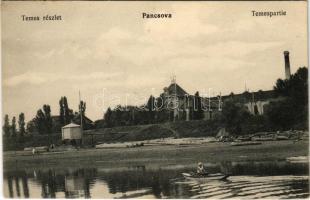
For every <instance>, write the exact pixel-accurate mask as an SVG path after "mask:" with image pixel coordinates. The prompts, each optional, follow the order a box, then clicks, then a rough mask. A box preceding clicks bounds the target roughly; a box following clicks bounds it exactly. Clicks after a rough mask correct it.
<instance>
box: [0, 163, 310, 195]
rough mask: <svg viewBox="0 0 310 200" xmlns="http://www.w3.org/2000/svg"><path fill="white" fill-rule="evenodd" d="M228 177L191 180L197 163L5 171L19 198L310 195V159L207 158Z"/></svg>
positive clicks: (7, 185)
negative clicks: (215, 160)
mask: <svg viewBox="0 0 310 200" xmlns="http://www.w3.org/2000/svg"><path fill="white" fill-rule="evenodd" d="M206 166H207V169H208V171H209V172H210V173H216V172H223V173H229V174H232V176H230V177H229V178H228V179H227V180H226V181H216V180H215V181H204V180H199V181H197V180H187V179H185V178H183V177H182V174H181V173H182V172H190V171H192V170H194V169H195V166H194V165H163V166H161V167H152V166H143V165H142V166H128V167H92V166H88V167H73V168H51V169H47V168H44V169H36V168H28V169H25V170H14V169H7V170H4V182H3V187H4V188H3V189H4V195H5V196H6V197H14V198H147V199H150V198H216V199H220V198H239V199H240V198H244V199H249V198H251V199H255V198H276V199H282V198H283V199H289V198H294V199H296V198H309V175H308V174H309V172H308V164H307V163H289V162H286V161H281V162H277V161H274V162H224V163H207V164H206Z"/></svg>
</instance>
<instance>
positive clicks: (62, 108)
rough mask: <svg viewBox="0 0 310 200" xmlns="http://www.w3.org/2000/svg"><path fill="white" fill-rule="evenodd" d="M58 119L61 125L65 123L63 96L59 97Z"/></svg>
mask: <svg viewBox="0 0 310 200" xmlns="http://www.w3.org/2000/svg"><path fill="white" fill-rule="evenodd" d="M59 119H60V125H61V126H63V125H64V124H65V114H64V104H63V97H61V98H60V100H59Z"/></svg>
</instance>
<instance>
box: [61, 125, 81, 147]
mask: <svg viewBox="0 0 310 200" xmlns="http://www.w3.org/2000/svg"><path fill="white" fill-rule="evenodd" d="M61 132H62V141H63V142H64V143H68V142H70V143H71V144H73V145H75V144H81V142H82V130H81V126H80V125H77V124H74V123H70V124H68V125H66V126H64V127H62V129H61Z"/></svg>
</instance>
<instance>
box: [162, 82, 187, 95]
mask: <svg viewBox="0 0 310 200" xmlns="http://www.w3.org/2000/svg"><path fill="white" fill-rule="evenodd" d="M167 90H168V93H169V95H174V94H176V95H177V96H185V95H188V93H187V92H186V91H185V90H183V88H181V87H180V86H179V85H178V84H177V83H171V84H170V85H169V87H168V88H167Z"/></svg>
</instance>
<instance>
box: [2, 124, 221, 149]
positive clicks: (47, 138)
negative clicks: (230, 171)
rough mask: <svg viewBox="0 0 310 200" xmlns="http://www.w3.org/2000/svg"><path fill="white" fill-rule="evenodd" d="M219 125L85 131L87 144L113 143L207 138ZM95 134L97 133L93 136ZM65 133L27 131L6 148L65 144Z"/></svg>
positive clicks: (128, 127)
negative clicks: (63, 134)
mask: <svg viewBox="0 0 310 200" xmlns="http://www.w3.org/2000/svg"><path fill="white" fill-rule="evenodd" d="M218 129H219V124H218V123H217V122H215V121H205V120H193V121H182V122H170V123H163V124H149V125H136V126H120V127H113V128H103V129H94V130H87V131H84V133H85V134H84V138H83V140H84V144H86V145H91V144H92V142H95V143H104V142H105V143H113V142H125V141H142V140H150V139H158V138H167V137H174V138H182V137H206V136H215V135H216V133H217V131H218ZM91 135H93V136H91ZM61 142H62V141H61V133H54V134H51V135H38V134H26V135H25V136H24V137H16V138H12V137H10V138H5V137H4V138H3V144H4V146H3V150H4V151H8V150H23V149H24V148H25V147H37V146H48V145H49V144H51V143H54V144H56V145H60V144H61Z"/></svg>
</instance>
